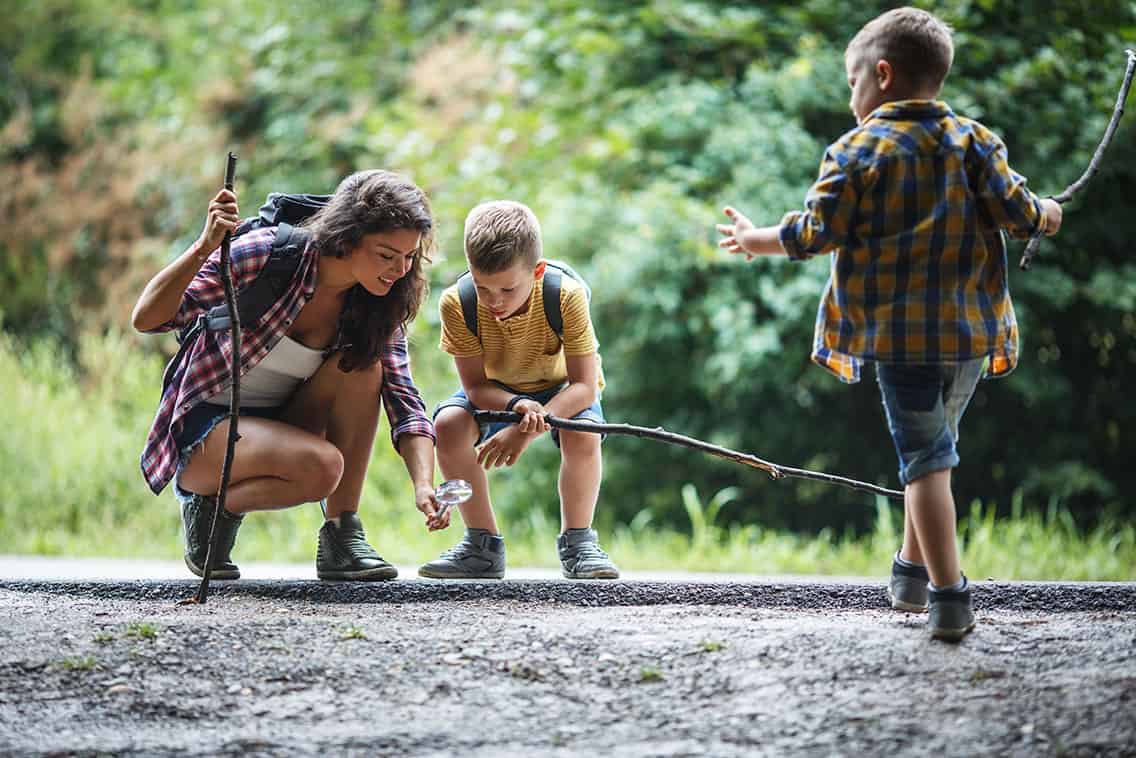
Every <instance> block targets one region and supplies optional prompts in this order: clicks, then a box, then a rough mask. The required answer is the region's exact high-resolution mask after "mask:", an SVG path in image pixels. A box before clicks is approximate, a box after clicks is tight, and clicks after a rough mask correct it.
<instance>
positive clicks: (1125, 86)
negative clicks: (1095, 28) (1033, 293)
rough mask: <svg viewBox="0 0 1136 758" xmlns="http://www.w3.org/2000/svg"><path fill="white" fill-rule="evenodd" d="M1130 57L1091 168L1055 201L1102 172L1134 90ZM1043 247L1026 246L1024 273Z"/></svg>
mask: <svg viewBox="0 0 1136 758" xmlns="http://www.w3.org/2000/svg"><path fill="white" fill-rule="evenodd" d="M1124 52H1125V54H1126V55H1127V56H1128V67H1127V68H1126V69H1125V71H1124V82H1123V83H1122V84H1121V85H1120V92H1119V93H1118V94H1117V96H1116V105H1115V106H1113V109H1112V118H1111V119H1109V122H1108V127H1107V128H1106V129H1105V130H1104V137H1102V138H1101V141H1100V144H1099V145H1097V149H1096V152H1095V153H1093V158H1092V160H1090V161H1089V167H1088V168H1087V169H1085V173H1083V174H1081V178H1080V179H1078V180H1077V181H1075V182H1073V183H1072V184H1070V185H1069V186H1068V187H1066V188H1065V191H1064V192H1062V193H1061V194H1060V195H1056V196H1054V198H1053V199H1054V200H1056V201H1057V202H1059V203H1061V204H1062V205H1064V204H1065V203H1067V202H1069V201H1070V200H1072V199H1073V195H1075V194H1077V192H1079V191H1080V189H1081V188H1082V187H1084V186H1085V185H1086V184H1088V183H1089V180H1090V179H1092V178H1093V176H1095V175H1096V173H1097V171H1099V170H1100V166H1101V159H1102V158H1103V157H1104V151H1105V150H1107V149H1108V146H1109V144H1111V143H1112V136H1113V135H1114V134H1116V128H1117V126H1118V125H1119V124H1120V117H1121V116H1123V115H1124V103H1125V101H1126V100H1128V90H1129V89H1131V88H1132V75H1133V74H1134V73H1136V50H1125V51H1124ZM1040 246H1041V237H1040V236H1038V237H1034V238H1033V239H1031V240H1030V241H1029V244H1027V245H1026V249H1025V251H1024V252H1023V253H1022V259H1021V261H1020V262H1019V263H1018V267H1019V268H1020V269H1021V270H1022V271H1029V267H1030V264H1031V263H1033V257H1034V256H1035V255H1037V250H1038V248H1039V247H1040Z"/></svg>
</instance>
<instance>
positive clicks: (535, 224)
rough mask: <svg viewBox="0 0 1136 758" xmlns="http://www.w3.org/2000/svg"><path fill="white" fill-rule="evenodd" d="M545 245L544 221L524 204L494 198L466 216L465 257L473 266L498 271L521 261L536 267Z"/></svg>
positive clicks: (492, 271) (492, 272)
mask: <svg viewBox="0 0 1136 758" xmlns="http://www.w3.org/2000/svg"><path fill="white" fill-rule="evenodd" d="M541 247H542V246H541V242H540V222H539V221H537V220H536V214H534V213H533V212H532V210H530V209H529V207H528V206H527V205H524V204H523V203H518V202H514V201H512V200H494V201H492V202H488V203H482V204H481V205H478V206H477V207H476V208H474V209H473V210H471V211H470V212H469V215H468V216H466V217H465V257H466V260H468V261H469V266H470V268H475V269H477V270H478V271H482V272H485V273H486V274H496V273H497V272H499V271H504V270H505V269H507V268H509V267H510V266H512V265H513V264H514V263H517V262H518V261H520V262H523V263H526V264H528V265H530V266H534V267H535V266H536V264H537V263H538V262H539V261H540V256H541Z"/></svg>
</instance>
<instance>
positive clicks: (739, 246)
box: [718, 205, 757, 261]
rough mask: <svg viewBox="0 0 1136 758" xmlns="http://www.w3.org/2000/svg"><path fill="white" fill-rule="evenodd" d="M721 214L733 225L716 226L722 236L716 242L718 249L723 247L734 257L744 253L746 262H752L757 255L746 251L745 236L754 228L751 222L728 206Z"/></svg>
mask: <svg viewBox="0 0 1136 758" xmlns="http://www.w3.org/2000/svg"><path fill="white" fill-rule="evenodd" d="M723 212H724V213H725V214H726V216H728V217H729V219H730V221H732V222H733V223H732V224H718V231H719V232H720V233H721V234H722V236H723V239H721V240H719V241H718V247H724V248H726V252H729V253H734V254H735V255H736V254H740V253H745V257H746V260H747V261H752V260H753V259H754V257H756V255H757V254H756V253H751V252H750V251H749V250H746V248H745V235H746V233H747V232H750V231H752V230H753V229H754V228H755V227H754V225H753V222H752V221H750V220H749V219H748V218H746V217H745V215H743V214H741V213H739V212H738V211H736V210H734V209H733V208H731V207H730V206H728V205H727V206H726V207H725V208H724V209H723Z"/></svg>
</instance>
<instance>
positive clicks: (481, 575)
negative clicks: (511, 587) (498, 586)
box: [418, 529, 505, 579]
mask: <svg viewBox="0 0 1136 758" xmlns="http://www.w3.org/2000/svg"><path fill="white" fill-rule="evenodd" d="M418 575H419V576H425V577H429V578H431V579H503V578H504V577H505V538H504V537H502V536H501V535H499V534H490V533H489V532H488V531H487V530H485V529H466V530H465V537H463V538H462V541H461V542H459V543H458V544H456V545H454V546H453V547H451V548H450V549H449V550H447V551H446V552H444V553H442V554H441V555H440V556H438V558H436V559H435V560H432V561H430V562H429V563H427V564H425V565H423V566H422V567H421V568H419V569H418Z"/></svg>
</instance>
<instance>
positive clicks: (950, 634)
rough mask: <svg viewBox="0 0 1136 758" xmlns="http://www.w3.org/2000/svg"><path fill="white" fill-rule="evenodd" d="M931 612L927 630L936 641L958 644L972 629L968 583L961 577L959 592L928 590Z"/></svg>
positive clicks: (972, 621)
mask: <svg viewBox="0 0 1136 758" xmlns="http://www.w3.org/2000/svg"><path fill="white" fill-rule="evenodd" d="M930 599H931V606H930V607H931V611H930V614H929V616H928V619H927V628H928V629H930V631H931V636H932V637H934V638H935V639H937V640H945V641H947V642H958V641H959V640H961V639H962V638H963V637H965V636H966V634H967V632H969V631H970V630H971V629H973V628H974V604H973V602H972V600H971V597H970V582H969V581H968V580H967V578H966V577H965V576H964V577H963V587H962V589H961V590H937V589H935V588H934V587H932V588H931V590H930Z"/></svg>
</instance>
